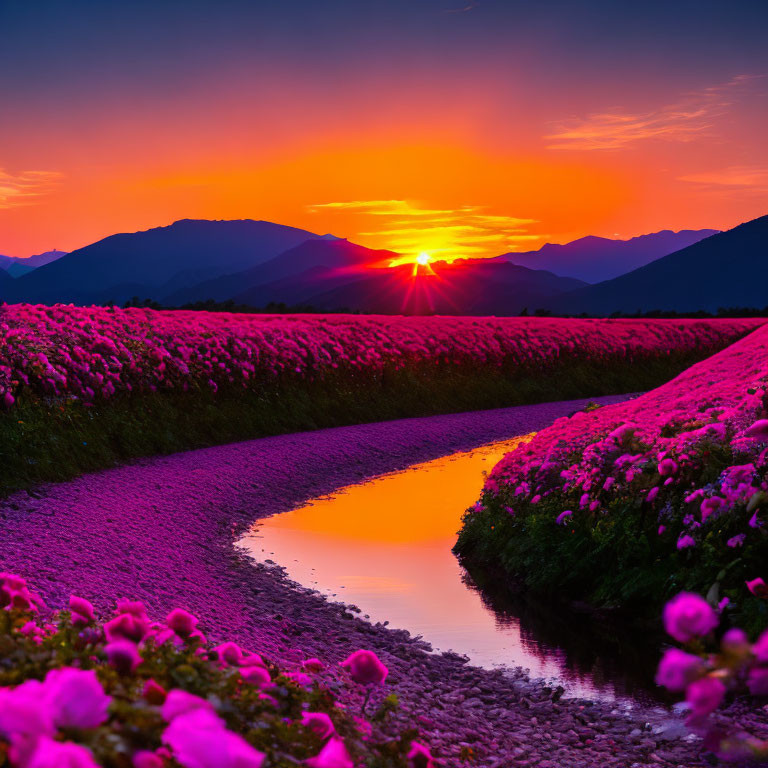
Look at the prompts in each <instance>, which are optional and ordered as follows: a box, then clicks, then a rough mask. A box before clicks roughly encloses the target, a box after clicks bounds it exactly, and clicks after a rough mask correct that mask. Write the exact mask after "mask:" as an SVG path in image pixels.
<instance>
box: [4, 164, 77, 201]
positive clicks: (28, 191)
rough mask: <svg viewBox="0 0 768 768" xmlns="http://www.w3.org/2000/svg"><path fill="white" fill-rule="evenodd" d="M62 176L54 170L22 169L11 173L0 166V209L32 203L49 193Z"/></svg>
mask: <svg viewBox="0 0 768 768" xmlns="http://www.w3.org/2000/svg"><path fill="white" fill-rule="evenodd" d="M62 178H63V176H62V174H60V173H57V172H56V171H23V172H21V173H18V174H11V173H7V172H6V171H4V170H3V169H2V168H0V209H2V208H17V207H19V206H22V205H33V204H34V203H36V202H38V199H39V198H40V197H41V196H43V195H47V194H48V193H50V192H51V191H52V190H53V189H54V188H55V187H56V185H57V184H59V182H60V181H61V179H62Z"/></svg>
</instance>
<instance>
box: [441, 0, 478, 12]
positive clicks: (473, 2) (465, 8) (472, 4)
mask: <svg viewBox="0 0 768 768" xmlns="http://www.w3.org/2000/svg"><path fill="white" fill-rule="evenodd" d="M477 5H478V0H469V2H468V3H464V4H463V5H459V6H457V7H456V8H445V9H444V11H443V12H444V13H469V11H473V10H474V9H475V8H477Z"/></svg>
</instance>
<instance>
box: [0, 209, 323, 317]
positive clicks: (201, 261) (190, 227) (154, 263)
mask: <svg viewBox="0 0 768 768" xmlns="http://www.w3.org/2000/svg"><path fill="white" fill-rule="evenodd" d="M317 237H318V235H316V234H314V233H312V232H308V231H306V230H303V229H296V228H294V227H286V226H283V225H281V224H272V223H271V222H268V221H252V220H250V219H245V220H238V221H206V220H194V219H184V220H182V221H177V222H175V223H174V224H171V225H169V226H167V227H156V228H154V229H149V230H146V231H144V232H134V233H130V234H118V235H112V236H110V237H107V238H104V239H103V240H99V241H98V242H96V243H93V244H91V245H87V246H85V247H84V248H80V249H78V250H76V251H72V252H71V253H69V254H67V255H66V256H63V257H62V258H60V259H58V260H57V261H54V262H52V263H50V264H46V265H45V266H41V267H39V268H38V269H36V270H35V271H34V272H31V273H30V274H28V275H23V276H22V277H20V278H18V280H16V281H15V283H14V285H13V288H12V289H11V290H10V296H8V297H6V296H2V297H0V298H10V299H12V300H16V301H33V302H42V303H48V304H50V303H55V302H74V303H77V304H84V303H103V302H106V301H109V300H113V301H117V302H122V301H124V300H125V299H127V298H130V297H131V296H133V295H139V296H142V297H151V298H159V295H158V293H159V292H160V291H162V292H164V293H169V292H170V291H171V290H178V289H179V288H181V287H182V285H179V281H180V278H179V275H182V274H186V276H187V280H188V281H189V282H192V283H195V282H199V281H200V280H203V279H208V278H212V277H217V276H219V275H225V274H231V273H233V272H239V271H241V270H244V269H247V268H249V267H253V266H254V265H256V264H260V263H262V262H265V261H267V260H269V259H271V258H273V257H274V256H276V255H277V254H279V253H282V252H283V251H286V250H288V249H289V248H293V247H295V246H296V245H298V244H299V243H302V242H304V241H305V240H307V239H310V238H317ZM174 280H176V281H177V282H176V283H174V282H173V281H174ZM181 282H182V283H184V280H183V279H181ZM189 282H187V283H185V284H189ZM5 292H6V293H7V290H6V291H5Z"/></svg>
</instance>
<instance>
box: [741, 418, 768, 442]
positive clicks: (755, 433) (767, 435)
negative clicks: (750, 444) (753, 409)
mask: <svg viewBox="0 0 768 768" xmlns="http://www.w3.org/2000/svg"><path fill="white" fill-rule="evenodd" d="M744 437H749V438H751V439H752V440H768V419H760V420H758V421H756V422H755V423H754V424H753V425H752V426H751V427H749V428H748V429H746V430H744Z"/></svg>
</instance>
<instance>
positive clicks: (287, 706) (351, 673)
mask: <svg viewBox="0 0 768 768" xmlns="http://www.w3.org/2000/svg"><path fill="white" fill-rule="evenodd" d="M0 606H2V609H1V610H0V642H1V643H2V648H3V658H4V661H5V662H6V663H3V664H2V665H1V666H0V764H2V765H10V766H13V767H14V768H62V766H68V768H98V767H99V766H103V767H104V768H163V766H169V767H170V766H184V768H261V766H265V768H266V766H274V765H297V764H303V765H306V766H308V768H353V766H354V765H360V764H365V765H375V766H379V767H380V768H387V767H389V768H430V766H432V765H433V762H432V757H431V755H430V753H429V750H428V748H427V747H426V746H424V745H423V744H421V743H419V742H417V741H414V740H413V738H411V737H410V736H408V735H402V736H401V737H398V738H394V739H393V738H388V737H383V738H382V737H380V736H376V735H374V728H373V727H372V724H371V721H370V720H368V719H366V716H368V717H372V718H373V719H374V720H377V721H383V720H385V719H386V717H387V713H388V711H390V710H391V708H392V707H394V706H396V702H395V701H394V700H393V699H391V698H387V697H386V692H385V689H384V684H385V680H386V677H387V668H386V667H385V666H384V665H383V664H382V663H381V662H380V661H379V659H378V658H377V657H376V655H375V654H374V653H372V652H371V651H365V650H359V651H356V652H355V653H353V654H352V655H351V656H350V657H349V658H348V659H347V660H346V661H345V662H343V663H342V664H341V665H340V666H339V667H337V668H336V669H333V668H331V667H330V666H329V665H328V664H326V663H324V662H323V661H321V660H319V659H316V658H312V659H307V660H305V661H304V662H303V663H301V664H296V665H295V668H294V669H279V668H278V667H276V666H275V665H273V664H270V663H269V662H267V661H265V660H264V659H263V658H262V657H261V656H260V655H259V654H258V653H254V652H246V651H244V650H243V649H242V648H240V647H239V646H238V645H237V644H236V643H233V642H225V643H222V644H220V645H217V646H215V647H212V646H211V645H210V644H208V643H207V642H206V639H205V637H204V636H203V634H202V633H201V632H200V630H199V629H198V627H197V620H196V618H195V617H194V616H193V615H192V614H190V613H188V612H187V611H185V610H183V609H181V608H176V609H174V610H173V611H171V612H170V613H169V614H168V616H167V618H166V619H165V620H164V621H162V622H155V621H152V620H151V619H150V617H149V616H148V615H147V612H146V609H145V607H144V605H143V604H142V603H140V602H132V601H126V600H123V601H118V605H117V610H116V611H115V614H114V616H113V617H112V618H110V619H109V620H107V621H105V622H103V623H102V622H100V621H98V620H97V618H96V616H95V615H94V609H93V606H92V605H91V604H90V603H89V602H88V601H87V600H85V599H83V598H80V597H77V596H74V595H73V596H72V597H71V598H70V601H69V610H65V611H51V610H49V609H48V608H47V607H46V606H45V604H44V603H43V601H42V599H41V598H40V597H39V596H38V595H37V594H35V593H34V592H32V591H31V590H30V589H29V587H28V586H27V584H26V581H25V580H24V579H22V578H21V577H19V576H16V575H13V574H8V573H3V574H0ZM342 688H345V689H347V690H350V691H351V693H352V700H355V698H357V699H360V698H361V697H362V696H363V694H364V700H365V703H366V704H367V705H368V709H367V710H366V708H365V706H364V707H363V708H362V711H361V709H359V708H358V709H355V710H354V711H352V710H351V709H349V708H348V707H347V706H345V705H344V704H342V703H341V702H340V701H339V700H338V698H337V694H336V693H334V692H333V691H339V690H340V689H342ZM371 698H372V700H371V701H370V703H369V699H371Z"/></svg>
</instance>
